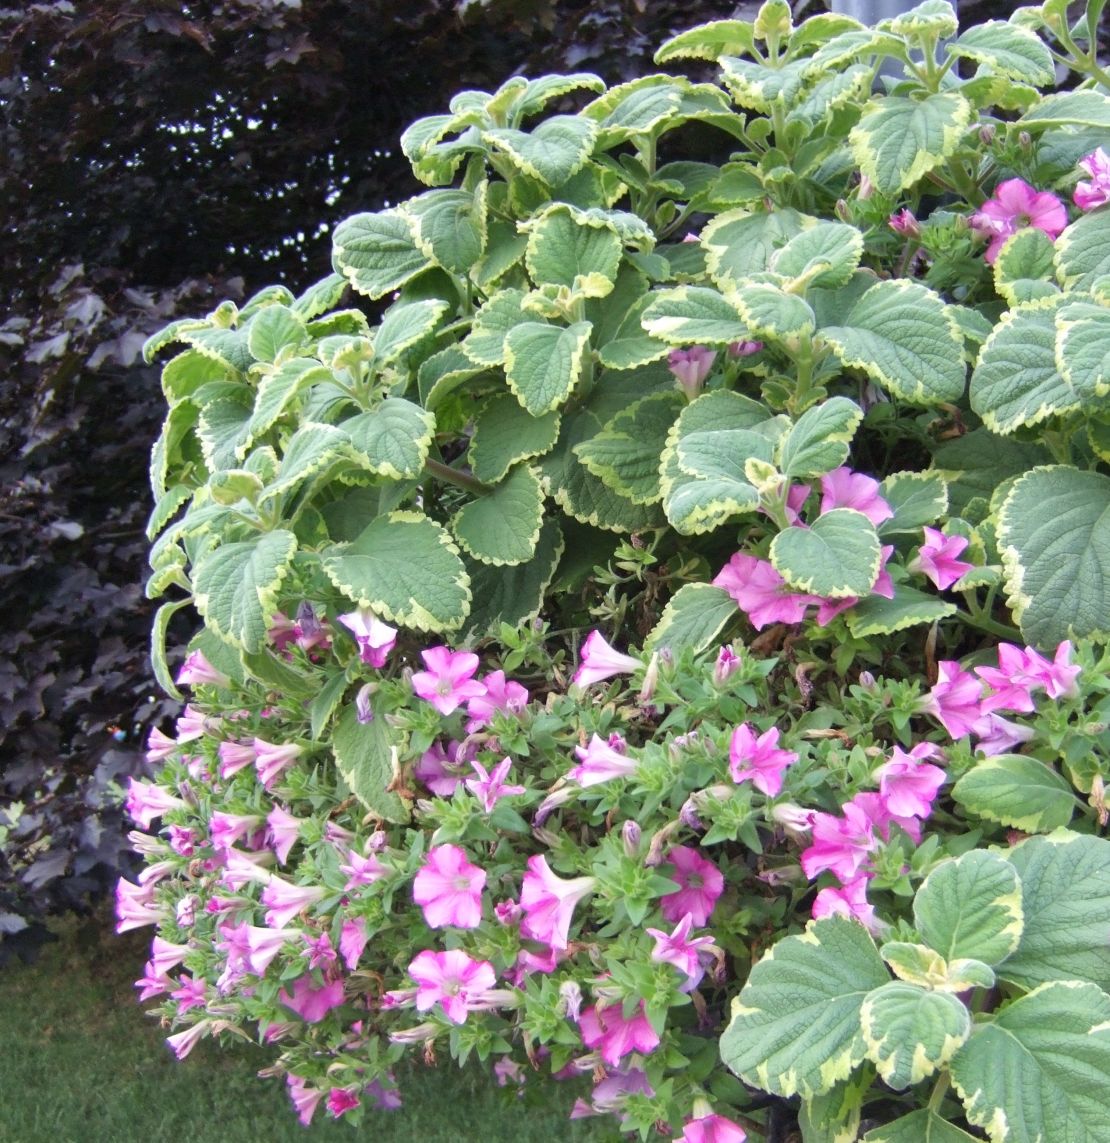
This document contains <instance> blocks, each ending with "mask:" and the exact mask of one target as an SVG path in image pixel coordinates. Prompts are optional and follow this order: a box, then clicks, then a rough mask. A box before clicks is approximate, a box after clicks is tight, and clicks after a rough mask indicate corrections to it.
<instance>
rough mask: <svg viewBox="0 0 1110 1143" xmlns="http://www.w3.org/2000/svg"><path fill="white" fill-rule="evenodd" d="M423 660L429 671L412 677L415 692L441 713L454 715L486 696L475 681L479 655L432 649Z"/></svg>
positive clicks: (425, 652)
mask: <svg viewBox="0 0 1110 1143" xmlns="http://www.w3.org/2000/svg"><path fill="white" fill-rule="evenodd" d="M420 657H421V658H422V659H423V660H424V665H425V666H426V667H427V668H428V669H427V670H426V671H417V672H416V674H414V675H413V676H412V689H413V690H414V691H415V692H416V694H417V695H418V696H419V697H420V698H422V699H424V701H425V702H430V703H431V704H432V706H434V707H435V708H436V710H438V711H439V713H440V714H452V713H453V712H454V711H456V710H458V708H459V707H460V706H462V705H463V703H465V702H466V701H467V700H468V699H472V698H478V697H479V696H481V695H483V694H485V693H486V688H485V687H484V686H483V685H482V684H481V683H480V682H478V681H477V680H476V679H475V678H473V675H474V672H475V671H476V670H477V669H478V656H477V655H475V654H474V653H473V652H472V651H452V650H451V649H450V648H449V647H429V648H428V649H427V650H426V651H421V652H420Z"/></svg>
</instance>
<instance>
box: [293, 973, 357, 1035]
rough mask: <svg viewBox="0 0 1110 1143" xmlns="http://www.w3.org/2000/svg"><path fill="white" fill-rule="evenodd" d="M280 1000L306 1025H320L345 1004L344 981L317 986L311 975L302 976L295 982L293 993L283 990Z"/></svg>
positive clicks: (334, 981)
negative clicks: (332, 1011)
mask: <svg viewBox="0 0 1110 1143" xmlns="http://www.w3.org/2000/svg"><path fill="white" fill-rule="evenodd" d="M278 999H279V1000H280V1001H281V1002H282V1004H284V1005H285V1007H286V1008H291V1009H292V1010H293V1011H294V1012H296V1014H297V1015H298V1016H299V1017H300V1018H301V1019H302V1020H303V1021H304V1022H305V1023H306V1024H318V1023H319V1022H320V1021H321V1020H323V1018H324V1017H325V1016H326V1015H327V1014H328V1013H329V1012H330V1011H331V1010H332V1009H333V1008H338V1007H339V1006H340V1005H341V1004H342V1003H343V981H342V980H333V981H331V982H330V983H328V984H324V985H317V984H316V983H315V981H314V980H313V979H312V976H311V974H309V975H306V976H300V977H298V978H297V979H296V980H295V981H293V991H292V992H289V991H288V990H287V989H284V988H283V989H282V990H281V991H280V992H279V993H278Z"/></svg>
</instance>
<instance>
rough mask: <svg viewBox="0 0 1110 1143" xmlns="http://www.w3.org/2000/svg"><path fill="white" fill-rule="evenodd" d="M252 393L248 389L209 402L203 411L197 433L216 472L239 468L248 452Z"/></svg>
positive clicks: (202, 447) (209, 464)
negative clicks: (223, 469) (222, 469)
mask: <svg viewBox="0 0 1110 1143" xmlns="http://www.w3.org/2000/svg"><path fill="white" fill-rule="evenodd" d="M249 402H250V395H249V393H248V392H247V391H246V390H245V389H244V391H243V392H242V393H237V394H236V395H235V396H227V397H220V398H219V399H217V400H215V401H209V402H208V403H207V404H206V405H205V406H204V408H203V409H202V410H201V414H200V420H199V421H198V423H197V436H198V437H199V438H200V446H201V449H202V450H203V451H204V459H205V460H206V461H207V462H208V467H209V468H210V469H212V470H213V471H215V470H217V469H221V468H236V467H238V464H239V462H240V461H241V460H242V459H243V457H245V456H246V455H247V449H248V448H249V447H250V441H251V428H250V424H251V416H252V409H251V406H250V403H249Z"/></svg>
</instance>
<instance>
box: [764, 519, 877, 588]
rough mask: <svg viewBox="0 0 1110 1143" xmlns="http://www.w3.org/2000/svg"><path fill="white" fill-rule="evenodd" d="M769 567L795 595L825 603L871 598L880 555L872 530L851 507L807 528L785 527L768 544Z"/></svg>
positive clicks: (873, 526)
mask: <svg viewBox="0 0 1110 1143" xmlns="http://www.w3.org/2000/svg"><path fill="white" fill-rule="evenodd" d="M770 555H771V563H772V564H773V565H774V568H775V571H777V572H778V573H779V575H781V576H782V578H783V579H785V580H786V582H787V583H788V584H789V585H790V587H791V588H792V589H793V590H794V591H800V592H804V593H806V594H807V595H819V596H821V597H822V598H824V599H846V598H848V597H849V596H863V595H867V594H869V593H870V591H871V588H872V587H873V586H874V584H875V578H876V577H877V576H878V574H879V565H880V562H881V555H882V554H881V552H880V546H879V536H878V533H877V532H876V531H875V525H874V524H872V523H871V521H870V520H868V518H867V517H866V516H865V515H864V514H863V513H862V512H857V511H856V510H855V509H854V508H834V509H833V510H832V511H831V512H825V513H824V514H823V515H821V516H818V518H817V519H816V520H815V521H814V522H813V524H812V525H811V526H810V527H809V528H785V529H784V530H783V531H781V532H779V533H778V535H777V536H775V538H774V540H772V541H771V553H770Z"/></svg>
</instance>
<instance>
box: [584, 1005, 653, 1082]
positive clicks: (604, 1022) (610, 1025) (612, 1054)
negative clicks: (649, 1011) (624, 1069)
mask: <svg viewBox="0 0 1110 1143" xmlns="http://www.w3.org/2000/svg"><path fill="white" fill-rule="evenodd" d="M578 1029H579V1031H580V1032H581V1033H582V1042H583V1043H584V1044H585V1045H586V1047H587V1048H591V1049H593V1048H596V1049H599V1050H600V1052H601V1058H602V1059H603V1060H604V1061H605V1062H606V1063H607V1064H611V1065H612V1066H613V1067H616V1066H617V1065H618V1064H619V1063H620V1062H621V1059H622V1057H624V1056H627V1055H628V1053H629V1052H640V1053H642V1054H643V1055H647V1054H648V1053H649V1052H654V1051H655V1049H656V1048H657V1047H658V1046H659V1034H658V1033H657V1032H656V1031H655V1029H654V1028H653V1027H652V1026H651V1023H650V1021H649V1020H648V1018H647V1015H646V1013H645V1012H644V1002H643V1001H642V1000H641V1001H640V1003H639V1006H638V1007H637V1008H636V1010H635V1012H634V1013H633V1014H632V1016H630V1017H627V1018H626V1017H625V1015H624V1012H623V1011H622V1008H621V1005H620V1004H611V1005H610V1006H609V1007H608V1008H604V1009H599V1008H598V1007H597V1006H596V1005H593V1006H591V1007H589V1008H587V1009H586V1011H585V1012H583V1013H582V1015H581V1016H580V1017H579V1019H578Z"/></svg>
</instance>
